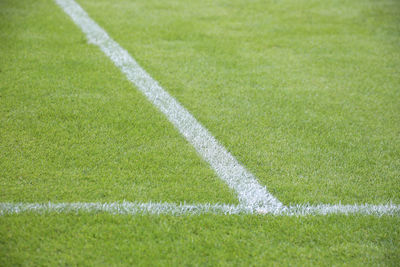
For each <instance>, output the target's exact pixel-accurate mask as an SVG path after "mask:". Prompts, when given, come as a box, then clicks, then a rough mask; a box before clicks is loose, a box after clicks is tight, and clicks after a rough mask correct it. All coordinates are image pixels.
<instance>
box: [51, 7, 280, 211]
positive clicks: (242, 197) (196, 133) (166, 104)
mask: <svg viewBox="0 0 400 267" xmlns="http://www.w3.org/2000/svg"><path fill="white" fill-rule="evenodd" d="M55 1H56V3H57V4H58V5H59V6H60V7H61V8H62V9H63V10H64V11H65V13H67V14H68V15H69V16H70V17H71V19H72V20H73V21H74V22H75V24H76V25H78V26H79V27H80V28H81V30H82V31H83V32H84V33H85V34H86V37H87V38H88V40H89V42H90V43H92V44H95V45H97V46H98V47H99V48H100V49H101V50H102V51H103V52H104V53H105V54H106V55H107V56H108V57H109V58H110V59H111V60H112V61H113V62H114V64H115V65H116V66H117V67H119V68H120V69H121V71H122V72H123V73H124V74H125V75H126V77H127V78H128V80H129V81H131V82H132V83H133V84H134V85H135V86H136V87H137V88H138V89H139V90H140V91H141V92H142V93H143V94H144V95H145V96H146V97H147V99H148V100H149V101H150V102H152V103H153V104H154V105H155V106H156V107H157V108H158V109H159V110H160V111H161V112H162V113H164V114H165V115H166V116H167V118H168V120H169V121H170V122H171V123H172V124H173V125H174V126H175V127H176V128H177V129H178V130H179V132H180V133H181V134H182V135H183V136H184V137H185V138H186V140H187V141H188V142H189V143H191V144H192V145H193V146H194V148H195V149H196V150H197V152H198V153H199V154H200V155H201V156H202V158H203V159H204V160H205V161H207V162H208V163H209V164H210V165H211V167H212V168H213V169H214V170H215V172H216V173H217V174H218V176H219V177H220V178H221V179H222V180H224V181H225V182H226V183H227V184H228V186H229V187H230V188H232V189H233V190H235V191H236V193H237V194H238V197H239V201H240V203H241V204H243V205H245V206H248V207H251V208H254V207H258V208H259V209H260V210H262V211H265V212H271V211H272V212H280V211H281V210H282V209H285V207H284V206H283V205H282V203H281V202H280V201H279V200H278V199H276V198H275V197H274V196H273V195H271V194H270V193H269V192H268V191H267V189H266V188H265V187H264V186H261V185H260V184H259V183H258V182H257V180H256V178H255V177H254V176H253V175H252V174H251V173H250V172H249V171H248V170H246V168H244V167H243V166H242V165H241V164H240V163H239V162H238V161H237V160H236V159H235V158H234V157H233V156H232V155H231V154H230V153H229V152H228V151H227V150H226V149H225V148H224V147H223V146H222V145H221V144H219V143H218V141H217V140H216V139H215V138H214V137H213V136H212V135H211V134H210V132H209V131H208V130H207V129H206V128H204V127H203V126H202V125H201V124H200V123H199V122H198V121H197V120H196V119H195V118H194V117H193V116H192V115H191V114H190V113H189V112H188V111H187V110H186V109H185V108H184V107H183V106H182V105H181V104H179V102H178V101H177V100H175V99H174V98H173V97H172V96H171V95H170V94H168V93H167V92H166V91H165V90H164V89H163V88H162V87H161V86H160V85H159V84H158V83H157V81H155V80H154V79H153V78H151V77H150V75H149V74H148V73H147V72H146V71H145V70H144V69H142V68H141V67H140V66H139V64H138V63H137V62H136V61H135V60H134V59H133V58H132V57H131V56H130V55H129V53H128V52H127V51H126V50H124V49H123V48H122V47H121V46H120V45H119V44H118V43H116V42H115V41H114V40H112V39H111V38H110V37H109V36H108V34H107V33H106V32H105V31H104V30H103V29H102V28H101V27H100V26H99V25H97V23H96V22H94V21H93V20H92V19H91V18H90V17H89V16H88V14H87V13H86V12H85V11H84V10H83V9H82V8H81V7H80V6H79V5H78V4H77V3H76V2H75V1H73V0H55Z"/></svg>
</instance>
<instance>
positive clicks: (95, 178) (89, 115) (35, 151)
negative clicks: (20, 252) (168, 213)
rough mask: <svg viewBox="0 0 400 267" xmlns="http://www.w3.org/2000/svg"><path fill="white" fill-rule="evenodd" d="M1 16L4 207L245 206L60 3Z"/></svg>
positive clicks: (5, 6)
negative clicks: (17, 204)
mask: <svg viewBox="0 0 400 267" xmlns="http://www.w3.org/2000/svg"><path fill="white" fill-rule="evenodd" d="M1 12H2V19H1V28H2V30H1V34H2V37H1V39H2V40H4V41H2V42H1V48H0V50H1V52H0V53H1V58H2V64H1V67H0V68H1V73H0V75H1V76H0V80H1V81H2V82H1V91H0V92H1V98H0V101H1V104H0V112H1V126H0V127H1V140H0V149H1V151H2V153H1V155H0V157H1V158H0V169H1V173H0V176H1V180H0V181H1V182H0V183H1V186H0V201H25V202H26V201H28V202H37V201H39V202H40V201H42V202H43V201H44V202H46V201H101V202H105V201H122V200H128V201H144V202H147V201H171V202H184V201H186V202H189V203H191V202H231V203H237V200H236V199H235V195H234V194H233V193H232V192H230V191H229V188H227V187H226V186H225V184H223V182H221V181H220V179H219V178H218V177H217V176H216V175H215V174H214V173H213V171H212V170H211V169H210V168H209V167H208V165H207V164H206V163H205V162H203V161H202V160H201V159H200V158H199V157H198V156H197V154H196V152H195V150H194V148H192V147H191V146H190V145H189V144H188V143H187V142H186V141H185V140H184V139H183V138H182V137H181V136H180V135H179V133H178V132H177V131H176V130H175V129H174V128H173V126H172V125H171V124H170V123H169V122H168V121H166V120H165V118H164V117H163V116H162V115H161V114H160V113H159V112H157V111H156V109H155V108H154V107H153V106H152V105H151V104H150V103H149V102H148V101H147V100H146V99H145V97H144V96H142V95H141V94H140V93H139V92H138V91H137V90H135V88H133V87H132V85H131V84H130V83H129V82H128V81H127V80H126V79H125V78H124V76H123V75H122V74H121V73H120V71H119V70H118V69H117V68H115V67H114V66H113V64H112V63H111V62H110V60H109V59H108V58H107V57H105V56H104V55H103V54H102V52H101V51H100V50H99V49H98V48H97V47H94V46H89V45H88V44H87V42H86V39H85V37H84V36H83V34H82V33H81V32H80V31H79V29H78V28H77V27H76V26H75V25H74V24H73V23H71V21H70V20H69V19H68V18H67V17H66V15H64V14H63V12H62V10H61V9H59V8H58V7H57V6H55V4H54V3H52V2H51V1H18V2H17V3H14V1H8V2H4V1H3V2H2V6H1Z"/></svg>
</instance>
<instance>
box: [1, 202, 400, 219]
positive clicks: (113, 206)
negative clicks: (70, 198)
mask: <svg viewBox="0 0 400 267" xmlns="http://www.w3.org/2000/svg"><path fill="white" fill-rule="evenodd" d="M99 212H102V213H110V214H128V215H137V214H152V215H160V214H168V215H199V214H206V213H208V214H224V215H233V214H258V215H265V214H272V215H275V216H308V215H330V214H342V215H356V214H359V215H373V216H384V215H386V216H400V205H395V204H386V205H370V204H362V205H342V204H338V205H325V204H324V205H295V206H289V207H287V209H284V210H283V209H282V210H280V212H271V211H270V212H267V213H264V212H259V211H258V210H257V209H251V208H249V207H248V206H243V205H228V204H173V203H133V202H120V203H118V202H117V203H83V202H76V203H51V202H49V203H0V216H1V215H7V214H10V215H11V214H21V213H99Z"/></svg>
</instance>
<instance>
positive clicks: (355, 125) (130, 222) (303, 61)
mask: <svg viewBox="0 0 400 267" xmlns="http://www.w3.org/2000/svg"><path fill="white" fill-rule="evenodd" d="M79 3H80V4H81V5H82V6H83V7H84V8H85V9H86V10H87V11H88V13H89V14H90V16H91V17H92V18H93V19H94V20H95V21H97V22H98V23H99V24H100V25H101V26H102V27H103V28H104V29H105V30H106V31H107V32H108V33H109V34H110V36H111V37H112V38H113V39H114V40H116V41H117V42H118V43H120V44H121V46H122V47H124V48H126V49H127V50H128V52H129V53H131V54H132V56H133V57H134V58H136V59H137V60H138V62H139V63H140V64H141V65H142V66H143V67H144V68H145V69H146V70H147V71H148V72H149V73H150V74H151V75H152V77H154V78H155V79H156V80H157V81H159V82H160V84H161V85H162V86H163V87H164V88H165V89H166V90H167V91H168V92H170V93H171V94H172V95H173V96H174V97H176V98H177V99H178V100H179V101H180V102H181V103H182V104H183V105H184V106H185V107H186V108H187V109H188V110H189V111H190V112H191V113H192V114H193V115H194V116H195V117H196V118H197V119H198V120H199V121H200V122H201V123H202V124H203V125H205V126H206V127H207V128H208V129H209V130H210V131H211V133H212V134H213V135H214V136H216V137H217V139H218V140H219V141H220V142H221V143H222V144H223V145H224V146H225V147H226V148H227V149H228V150H229V151H231V152H232V154H233V155H234V156H235V157H237V158H238V160H239V161H240V162H242V163H243V165H244V166H246V167H247V168H248V169H249V170H250V171H251V172H252V173H254V174H255V175H256V176H257V178H258V179H259V180H260V182H261V183H262V184H264V185H266V186H267V187H268V189H269V190H270V191H271V192H272V193H273V194H274V195H275V196H276V197H278V198H279V199H280V200H281V201H283V202H284V204H289V203H299V204H300V203H305V202H310V203H315V204H318V203H338V202H339V201H341V202H342V203H364V202H367V203H387V202H389V201H393V202H394V203H397V204H399V203H400V181H399V177H400V117H399V116H398V114H400V104H399V99H400V93H399V90H398V89H399V86H400V79H399V77H400V48H399V46H398V44H399V43H400V34H399V33H400V21H399V18H400V17H399V13H400V4H399V3H398V2H397V1H390V0H382V1H372V0H353V1H345V0H334V1H330V2H326V1H317V0H312V1H306V0H299V1H285V0H284V1H272V0H269V1H237V0H235V1H232V0H231V1H225V0H224V1H223V0H217V1H211V0H210V1H197V0H196V1H175V0H168V1H153V0H149V1H133V0H132V1H127V0H118V1H105V0H96V1H95V0H80V1H79ZM0 38H1V42H0V151H1V153H0V202H18V201H21V202H48V201H51V202H76V201H84V202H86V201H93V202H106V201H123V200H128V201H138V202H148V201H169V202H176V203H179V202H184V201H185V202H188V203H217V202H221V203H233V204H235V203H238V201H237V199H236V197H235V193H234V192H232V191H231V190H230V189H229V188H227V186H226V185H225V184H224V183H223V182H221V181H220V179H219V178H218V177H217V176H216V175H215V174H214V172H213V171H212V170H211V169H210V168H209V166H208V165H207V164H206V163H205V162H203V161H202V160H201V159H200V158H199V156H198V155H197V154H196V152H195V151H194V149H193V148H192V147H191V146H190V145H189V144H188V143H187V142H186V141H185V140H184V139H183V138H182V137H181V136H180V135H179V133H178V132H177V131H176V130H175V129H174V128H173V126H172V125H171V124H170V123H169V122H168V121H167V120H166V119H165V117H164V116H163V115H162V114H160V112H158V111H157V110H156V109H155V108H154V107H153V106H152V105H151V104H150V103H148V101H147V100H146V99H145V97H144V96H142V95H141V93H139V92H138V91H137V90H136V89H135V88H134V86H133V85H132V84H130V83H129V82H128V81H127V80H126V78H125V77H124V76H123V75H122V74H121V73H120V71H119V70H118V69H117V68H116V67H115V66H114V65H113V64H112V63H111V62H110V60H109V59H108V58H107V57H106V56H104V55H103V54H102V52H101V51H99V49H98V48H97V47H95V46H93V45H89V44H87V41H86V39H85V36H84V34H83V33H81V32H80V30H79V29H78V28H77V27H76V26H75V25H74V24H73V23H72V22H71V20H70V19H69V18H68V17H67V15H65V14H64V13H63V12H62V11H61V9H60V8H58V7H57V6H56V5H55V4H54V3H53V2H52V1H51V0H23V1H22V0H21V1H12V0H2V1H0ZM399 223H400V219H399V218H398V217H380V218H375V217H370V216H327V217H324V216H312V217H303V218H296V217H294V218H292V217H275V216H248V215H242V216H222V215H201V216H182V217H173V216H142V215H140V216H127V215H118V216H115V215H109V214H102V213H98V214H81V213H78V214H33V213H27V214H20V215H5V216H4V215H3V216H0V265H2V266H11V265H119V264H125V265H131V264H132V263H133V264H137V265H177V264H179V265H219V264H220V265H228V264H230V265H243V266H247V265H267V264H281V265H349V266H350V265H351V266H354V265H393V266H395V265H398V262H400V257H399V255H400V246H399V244H400V228H399V227H398V225H399Z"/></svg>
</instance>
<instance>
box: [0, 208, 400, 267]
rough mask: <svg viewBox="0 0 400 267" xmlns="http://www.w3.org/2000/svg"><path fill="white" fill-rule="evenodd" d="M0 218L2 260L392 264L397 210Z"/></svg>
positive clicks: (397, 253)
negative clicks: (387, 213)
mask: <svg viewBox="0 0 400 267" xmlns="http://www.w3.org/2000/svg"><path fill="white" fill-rule="evenodd" d="M0 222H1V224H0V226H1V227H0V236H2V243H0V244H1V246H2V251H3V252H4V254H6V256H5V255H3V256H2V257H1V255H0V264H1V263H2V265H18V264H21V265H51V266H54V265H96V266H98V265H101V266H110V265H127V266H129V265H132V264H135V265H147V266H148V265H209V266H216V265H243V266H249V265H263V266H264V265H276V264H280V265H302V266H303V265H317V266H321V265H327V266H332V265H346V266H367V265H371V266H376V265H379V264H380V265H393V266H395V265H398V263H399V260H400V249H399V243H400V229H399V227H398V224H399V223H400V219H399V218H398V217H397V218H391V217H382V218H375V217H357V216H351V217H346V216H327V217H307V218H295V217H273V216H222V215H203V216H183V217H173V216H133V217H132V216H125V215H123V216H113V215H107V214H79V215H34V214H33V215H32V214H24V215H18V216H6V217H5V218H2V219H1V221H0ZM15 225H19V226H21V228H17V227H15Z"/></svg>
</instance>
